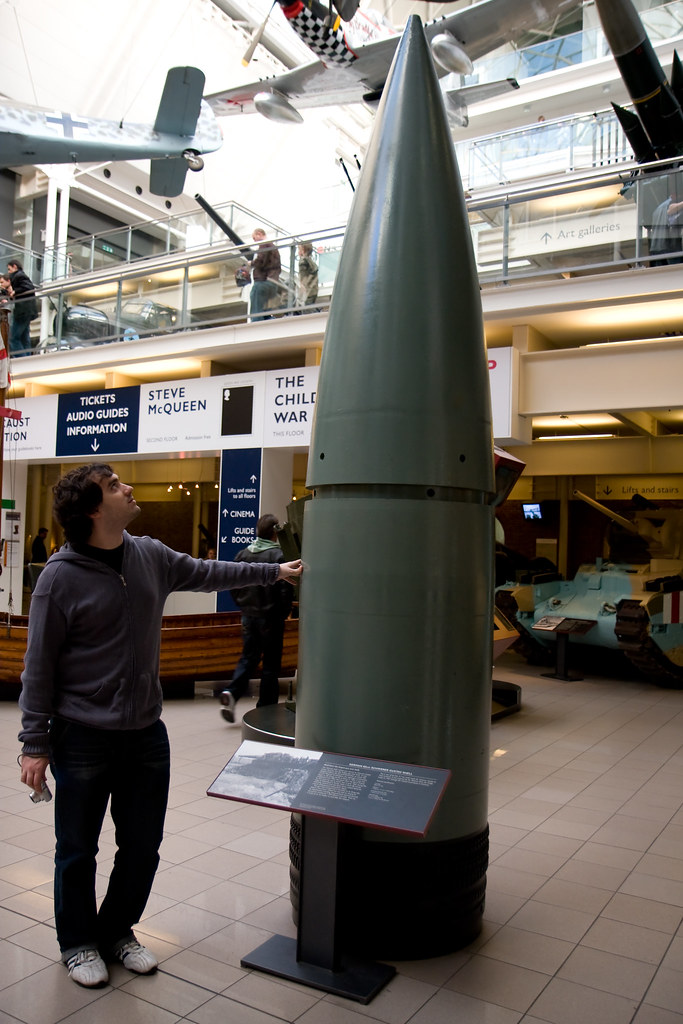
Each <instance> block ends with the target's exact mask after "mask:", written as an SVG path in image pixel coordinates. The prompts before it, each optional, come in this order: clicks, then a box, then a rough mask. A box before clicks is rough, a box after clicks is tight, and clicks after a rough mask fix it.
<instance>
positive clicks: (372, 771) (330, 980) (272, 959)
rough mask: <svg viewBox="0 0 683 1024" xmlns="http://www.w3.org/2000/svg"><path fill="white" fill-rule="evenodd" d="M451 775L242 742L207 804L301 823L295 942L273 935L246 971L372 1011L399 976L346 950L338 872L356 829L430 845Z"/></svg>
mask: <svg viewBox="0 0 683 1024" xmlns="http://www.w3.org/2000/svg"><path fill="white" fill-rule="evenodd" d="M450 776H451V773H450V770H448V769H443V768H429V767H426V766H424V765H412V764H402V763H397V762H393V761H382V760H377V759H374V758H365V757H354V756H351V757H349V756H348V755H343V754H332V753H323V752H320V751H311V750H302V749H300V748H296V749H295V748H292V747H284V746H278V745H275V744H270V743H259V742H255V741H252V740H245V741H244V742H243V743H242V746H241V747H240V748H239V750H237V751H236V753H235V754H234V755H233V757H232V758H231V760H230V761H229V762H228V764H227V765H226V766H225V768H224V769H223V771H222V772H221V774H220V775H219V776H218V777H217V778H216V779H215V781H214V782H213V783H212V784H211V786H209V788H208V790H207V793H208V795H209V796H216V797H222V798H224V799H227V800H239V801H241V802H245V803H255V804H259V805H261V806H264V807H278V808H282V809H288V810H292V811H298V812H299V813H300V814H301V815H302V837H301V865H300V868H301V869H300V872H299V886H300V888H299V914H298V930H297V938H296V939H291V938H287V937H286V936H283V935H273V936H271V938H270V939H268V940H267V941H266V942H264V943H263V944H262V945H261V946H259V947H258V948H257V949H255V950H253V952H251V953H249V954H248V955H247V956H245V957H244V958H243V959H242V960H241V961H240V963H241V966H242V967H250V968H256V969H257V970H260V971H265V972H266V973H267V974H274V975H277V976H278V977H281V978H288V979H289V980H290V981H297V982H300V983H301V984H304V985H310V986H311V987H312V988H317V989H322V990H323V991H325V992H332V993H334V995H339V996H344V997H346V998H347V999H353V1000H355V1001H356V1002H358V1003H369V1002H370V1000H371V999H373V998H374V997H375V996H376V995H377V993H378V992H379V991H380V989H382V988H383V987H384V985H386V983H387V982H388V981H389V980H390V979H391V978H393V977H394V975H395V974H396V968H394V967H391V966H390V965H389V964H383V963H376V962H374V961H367V960H359V959H356V958H354V957H352V956H350V955H349V954H348V953H347V952H346V950H344V949H343V948H342V935H343V934H346V928H342V926H341V924H340V914H339V884H338V882H339V863H340V859H341V855H342V851H343V845H344V842H345V838H346V831H347V829H348V828H349V827H350V826H352V825H365V826H367V827H369V828H381V829H387V830H388V831H392V832H399V833H403V834H406V835H412V836H424V835H425V833H426V832H427V829H428V828H429V823H430V822H431V820H432V818H433V816H434V814H435V812H436V808H437V806H438V804H439V802H440V800H441V798H442V796H443V792H444V789H445V787H446V785H447V784H448V781H449V779H450Z"/></svg>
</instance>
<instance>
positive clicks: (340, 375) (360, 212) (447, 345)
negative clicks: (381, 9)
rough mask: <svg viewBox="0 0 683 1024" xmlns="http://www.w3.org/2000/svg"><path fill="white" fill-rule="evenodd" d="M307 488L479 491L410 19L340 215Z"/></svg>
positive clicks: (471, 413)
mask: <svg viewBox="0 0 683 1024" xmlns="http://www.w3.org/2000/svg"><path fill="white" fill-rule="evenodd" d="M307 482H308V486H310V487H317V486H323V485H325V484H344V483H352V484H357V483H375V484H376V483H380V484H393V483H398V484H420V485H423V484H425V483H426V484H428V485H435V486H453V487H464V488H473V489H477V490H482V491H491V490H492V489H493V488H492V453H491V417H490V401H489V383H488V370H487V362H486V353H485V348H484V341H483V327H482V316H481V299H480V293H479V285H478V281H477V273H476V266H475V263H474V256H473V252H472V241H471V236H470V229H469V222H468V216H467V210H466V207H465V200H464V196H463V190H462V184H461V181H460V175H459V173H458V168H457V165H456V161H455V154H454V148H453V141H452V139H451V134H450V129H449V126H448V121H447V117H446V112H445V109H444V104H443V99H442V94H441V90H440V87H439V83H438V79H437V76H436V72H435V70H434V65H433V62H432V58H431V54H430V50H429V46H428V43H427V40H426V38H425V34H424V30H423V28H422V23H421V22H420V19H419V18H417V17H415V16H414V17H411V19H410V20H409V22H408V25H407V27H406V29H405V32H404V34H403V37H402V39H401V42H400V44H399V46H398V49H397V51H396V55H395V57H394V62H393V65H392V68H391V71H390V73H389V77H388V79H387V83H386V86H385V89H384V95H383V97H382V102H381V103H380V106H379V110H378V113H377V118H376V122H375V126H374V130H373V135H372V139H371V142H370V146H369V149H368V152H367V155H366V158H365V162H364V166H363V171H362V174H361V179H360V182H359V185H358V189H357V191H356V195H355V197H354V202H353V207H352V210H351V215H350V218H349V224H348V227H347V231H346V237H345V241H344V247H343V251H342V256H341V261H340V265H339V270H338V273H337V278H336V282H335V288H334V296H333V300H332V305H331V309H330V316H329V321H328V326H327V333H326V336H325V345H324V351H323V358H322V364H321V371H320V382H319V390H318V397H317V401H316V422H315V428H314V434H313V441H312V445H311V454H310V458H309V478H308V481H307Z"/></svg>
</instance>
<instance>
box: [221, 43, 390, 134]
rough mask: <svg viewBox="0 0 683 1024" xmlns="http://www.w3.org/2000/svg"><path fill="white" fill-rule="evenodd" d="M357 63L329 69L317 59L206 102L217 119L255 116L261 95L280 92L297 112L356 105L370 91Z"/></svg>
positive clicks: (240, 86) (223, 93) (237, 87)
mask: <svg viewBox="0 0 683 1024" xmlns="http://www.w3.org/2000/svg"><path fill="white" fill-rule="evenodd" d="M389 41H390V40H389ZM392 56H393V48H392ZM357 63H358V62H357V61H355V62H354V64H353V65H351V66H350V67H349V66H345V67H343V66H340V65H330V66H327V65H325V64H323V63H322V61H319V60H315V61H312V62H311V63H310V64H302V65H300V67H298V68H294V69H293V70H292V71H287V72H285V74H283V75H274V76H273V77H271V78H263V79H261V80H260V81H258V82H250V83H249V84H248V85H237V86H235V87H234V88H232V89H224V90H222V91H221V92H216V93H213V94H212V95H211V96H206V97H205V99H206V102H207V103H208V104H209V105H210V107H211V108H212V110H213V112H214V114H215V115H216V116H217V117H226V116H228V115H229V114H251V113H254V111H255V109H256V108H255V107H254V96H256V95H257V94H258V93H260V92H272V91H275V92H278V93H281V94H282V95H283V96H286V97H287V99H289V100H291V102H292V104H293V106H295V107H296V108H297V109H299V108H306V107H327V106H331V105H337V104H340V103H357V102H359V101H360V100H361V99H362V98H363V96H364V95H365V93H367V92H368V91H369V86H367V85H365V84H364V82H363V80H362V78H361V77H360V76H359V74H358V72H357V70H355V66H356V64H357ZM389 64H391V59H390V61H389ZM385 80H386V76H385V78H384V79H383V80H382V83H381V84H382V85H384V81H385Z"/></svg>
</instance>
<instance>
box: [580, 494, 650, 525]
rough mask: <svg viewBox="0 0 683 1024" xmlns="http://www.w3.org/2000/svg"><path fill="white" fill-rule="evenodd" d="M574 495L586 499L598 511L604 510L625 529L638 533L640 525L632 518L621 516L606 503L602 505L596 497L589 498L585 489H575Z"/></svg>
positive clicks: (605, 513) (603, 512)
mask: <svg viewBox="0 0 683 1024" xmlns="http://www.w3.org/2000/svg"><path fill="white" fill-rule="evenodd" d="M574 497H575V498H580V499H581V501H585V502H586V504H588V505H592V506H593V508H597V510H598V512H602V514H603V515H606V516H607V517H608V518H609V519H613V520H614V522H615V523H619V526H623V527H624V529H625V530H629V531H630V532H631V533H638V527H637V526H636V525H635V523H632V522H631V520H630V519H626V518H624V516H620V515H619V513H618V512H613V511H612V509H611V508H607V506H606V505H601V504H600V502H599V501H596V500H595V498H589V497H588V495H587V494H584V493H583V491H574Z"/></svg>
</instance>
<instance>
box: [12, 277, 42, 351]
mask: <svg viewBox="0 0 683 1024" xmlns="http://www.w3.org/2000/svg"><path fill="white" fill-rule="evenodd" d="M7 273H8V275H9V279H10V284H11V286H12V298H13V299H14V313H13V314H12V323H11V326H10V332H9V350H10V355H13V356H18V355H22V356H23V355H28V354H29V352H30V351H31V320H35V319H36V317H37V316H38V302H37V300H36V289H35V285H34V284H33V281H32V280H31V278H30V277H29V276H28V274H26V273H25V272H24V268H23V267H22V265H21V263H20V262H19V261H18V260H8V261H7Z"/></svg>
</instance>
